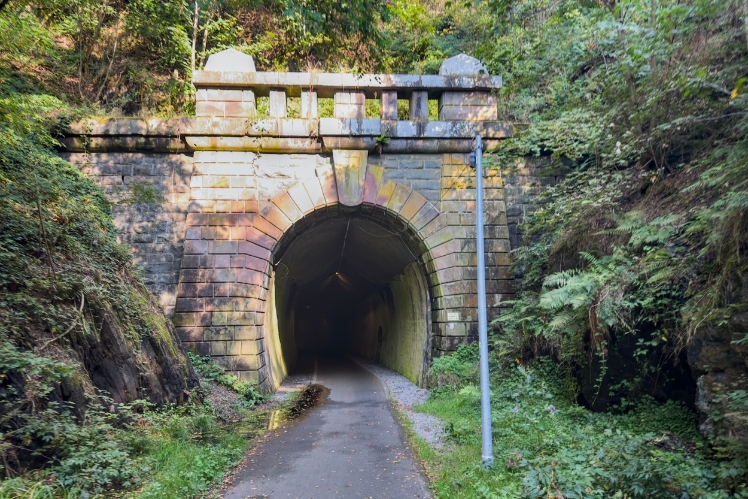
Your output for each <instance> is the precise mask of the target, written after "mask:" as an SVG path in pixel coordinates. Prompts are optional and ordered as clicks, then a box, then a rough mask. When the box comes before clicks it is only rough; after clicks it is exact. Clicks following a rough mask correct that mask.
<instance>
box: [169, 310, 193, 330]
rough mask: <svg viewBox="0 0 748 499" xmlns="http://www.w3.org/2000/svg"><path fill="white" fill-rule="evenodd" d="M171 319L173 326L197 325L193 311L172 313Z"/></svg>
mask: <svg viewBox="0 0 748 499" xmlns="http://www.w3.org/2000/svg"><path fill="white" fill-rule="evenodd" d="M171 321H172V322H173V323H174V326H175V327H184V326H197V325H198V324H197V317H196V315H195V314H194V313H177V314H174V316H173V317H172V319H171Z"/></svg>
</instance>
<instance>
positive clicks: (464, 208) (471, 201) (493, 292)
mask: <svg viewBox="0 0 748 499" xmlns="http://www.w3.org/2000/svg"><path fill="white" fill-rule="evenodd" d="M469 156H470V155H469V154H444V155H442V161H443V164H442V178H441V194H440V201H439V203H438V204H437V206H438V207H439V210H440V211H441V213H442V216H445V217H446V220H447V224H448V225H449V227H450V232H451V234H452V237H453V239H452V240H451V241H449V242H447V243H446V244H445V245H444V248H443V249H441V252H443V253H445V254H446V253H449V254H447V255H446V256H443V257H438V255H439V253H440V252H437V253H436V254H435V259H434V260H431V261H428V262H427V269H429V270H431V269H432V268H433V269H436V270H439V271H440V272H438V273H437V274H436V275H437V276H439V277H440V282H439V283H436V282H431V285H432V288H431V300H432V310H433V312H432V314H433V335H434V341H435V348H436V350H437V352H435V353H436V354H440V353H444V352H449V351H453V350H455V349H456V348H457V345H459V344H461V343H465V342H469V341H473V340H475V339H476V338H477V334H478V316H477V310H478V282H477V255H476V241H475V231H476V228H475V222H476V219H475V199H476V191H475V170H474V169H472V168H471V167H470V166H469V164H468V162H469ZM487 173H488V176H486V177H485V178H484V179H483V187H484V224H485V237H486V241H485V250H486V298H487V308H488V317H489V320H490V319H491V318H493V317H494V316H496V315H497V314H498V313H499V311H500V309H501V302H503V301H506V300H511V299H513V298H514V292H515V288H514V278H513V277H514V276H513V275H512V274H511V270H510V268H509V265H510V263H511V259H510V253H509V252H510V244H509V231H508V229H507V217H506V207H505V204H504V191H503V184H502V179H501V177H500V176H499V175H498V174H497V173H496V172H487ZM450 312H452V313H455V312H457V313H459V321H454V320H450V318H449V313H450Z"/></svg>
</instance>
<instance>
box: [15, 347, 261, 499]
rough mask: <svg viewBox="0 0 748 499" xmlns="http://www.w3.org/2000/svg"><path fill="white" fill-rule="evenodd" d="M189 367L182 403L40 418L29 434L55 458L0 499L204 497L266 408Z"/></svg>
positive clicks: (230, 382) (240, 453)
mask: <svg viewBox="0 0 748 499" xmlns="http://www.w3.org/2000/svg"><path fill="white" fill-rule="evenodd" d="M193 361H194V365H195V367H196V369H197V371H198V373H200V375H201V379H202V381H201V384H200V386H199V387H198V388H196V389H195V390H193V392H192V394H191V397H190V400H189V402H188V403H184V404H180V405H174V404H171V405H166V406H163V407H160V408H158V407H155V406H154V405H153V404H150V403H148V402H147V401H144V400H138V401H135V402H133V403H130V404H123V405H119V406H118V407H117V411H116V413H113V412H110V410H109V409H108V408H106V407H99V406H97V405H92V406H91V407H89V408H88V410H87V411H86V419H85V421H83V422H81V421H79V420H77V419H76V418H75V416H74V414H73V412H72V410H70V408H67V407H65V406H64V405H60V406H52V407H50V408H49V409H48V410H46V411H45V412H44V413H42V414H40V415H39V417H38V418H37V419H36V420H35V421H34V422H33V423H32V424H33V426H34V427H33V428H32V429H31V430H30V431H36V432H39V433H40V434H42V435H43V436H44V437H43V438H44V440H46V441H48V444H49V445H50V446H51V447H53V448H54V449H55V452H56V453H57V456H58V457H57V458H56V459H55V460H54V461H53V462H52V463H51V465H50V466H47V467H46V468H45V469H42V470H37V471H32V472H27V473H24V474H23V475H22V476H19V477H16V478H10V479H6V480H5V481H2V482H0V498H2V499H46V498H49V499H51V498H56V497H69V498H72V497H128V498H133V499H152V498H173V497H184V498H190V497H202V496H203V495H205V494H206V493H207V492H209V491H210V490H211V489H212V488H213V487H215V486H216V485H219V484H220V480H221V478H222V477H223V475H224V473H226V472H227V471H228V470H229V469H230V468H231V467H233V466H235V465H236V464H237V463H238V462H239V461H240V460H241V459H242V458H243V457H244V453H245V451H246V449H247V447H248V446H249V445H250V443H251V441H252V438H253V437H254V436H256V435H257V434H259V433H262V431H263V430H264V429H265V428H266V426H267V420H268V410H257V409H255V408H254V407H255V406H256V404H257V403H258V402H262V401H264V400H266V398H265V396H263V395H261V394H259V393H258V392H257V391H256V387H255V386H254V385H252V384H250V383H241V382H239V381H238V380H237V379H236V377H234V376H231V375H228V374H226V373H225V372H224V370H223V368H221V367H220V366H218V365H217V364H214V363H212V362H210V360H209V359H207V358H204V357H193ZM220 387H224V388H223V389H221V388H220ZM226 388H228V390H226ZM110 402H111V401H110Z"/></svg>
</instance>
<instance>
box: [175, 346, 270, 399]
mask: <svg viewBox="0 0 748 499" xmlns="http://www.w3.org/2000/svg"><path fill="white" fill-rule="evenodd" d="M188 355H189V357H190V360H191V361H192V366H193V367H194V368H195V371H197V372H198V373H200V374H201V375H202V377H203V378H204V379H206V380H208V381H213V382H215V383H218V384H219V385H221V386H225V387H226V388H228V389H230V390H233V391H234V392H236V393H237V394H238V395H239V396H240V397H241V398H242V401H243V402H244V404H245V406H246V407H252V406H255V405H257V404H259V403H262V402H264V401H266V400H267V396H266V395H264V394H262V393H260V392H259V391H258V389H257V383H256V382H254V381H239V378H237V377H236V376H234V375H232V374H226V370H225V369H224V368H223V367H221V366H219V365H218V364H216V363H215V362H213V361H212V360H211V359H210V357H206V356H201V355H195V354H193V353H192V352H189V353H188Z"/></svg>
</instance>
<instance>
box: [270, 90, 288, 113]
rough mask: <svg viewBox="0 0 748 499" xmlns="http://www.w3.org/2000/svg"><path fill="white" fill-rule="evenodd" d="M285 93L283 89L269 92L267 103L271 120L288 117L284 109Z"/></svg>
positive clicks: (285, 108)
mask: <svg viewBox="0 0 748 499" xmlns="http://www.w3.org/2000/svg"><path fill="white" fill-rule="evenodd" d="M286 105H287V103H286V91H285V90H283V89H273V90H270V98H269V101H268V114H269V115H270V116H272V117H273V118H285V117H286V116H288V110H287V107H286Z"/></svg>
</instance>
